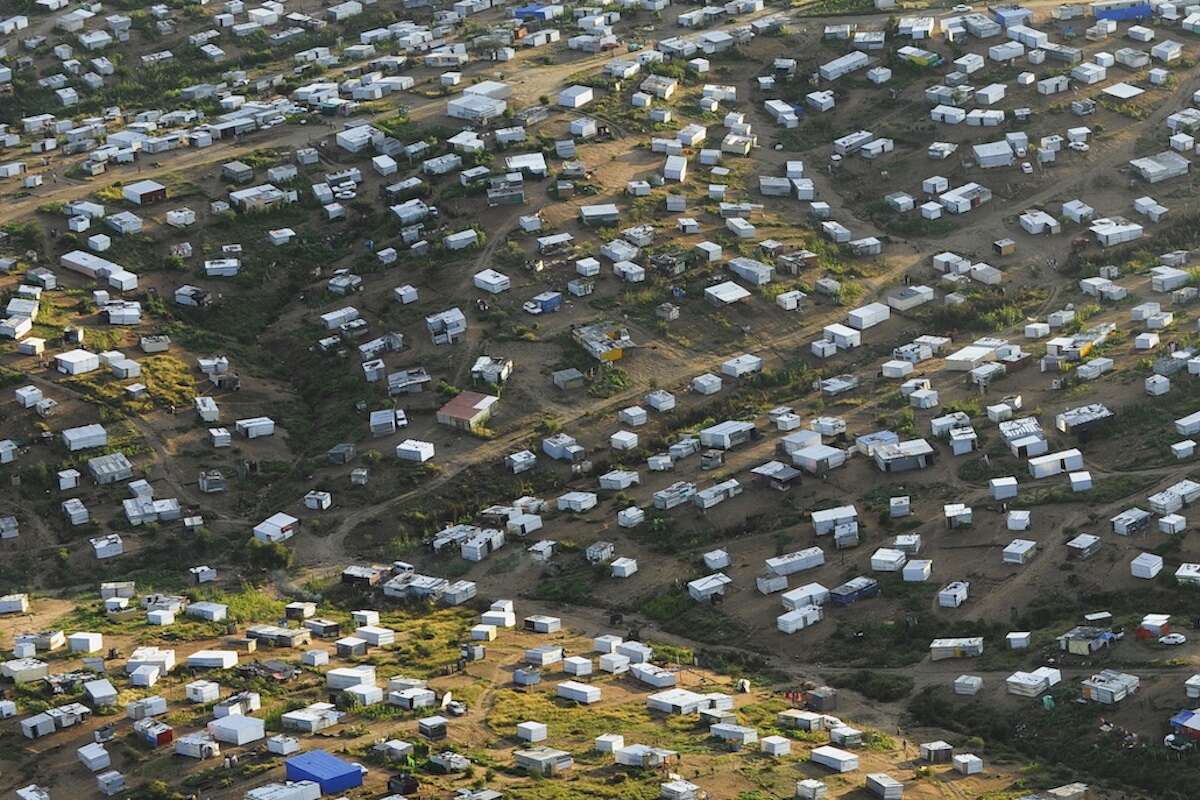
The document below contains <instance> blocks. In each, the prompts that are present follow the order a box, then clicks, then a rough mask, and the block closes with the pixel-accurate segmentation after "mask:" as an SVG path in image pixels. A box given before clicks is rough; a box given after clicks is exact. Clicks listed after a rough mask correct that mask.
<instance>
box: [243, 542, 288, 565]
mask: <svg viewBox="0 0 1200 800" xmlns="http://www.w3.org/2000/svg"><path fill="white" fill-rule="evenodd" d="M246 560H247V561H248V562H249V563H250V565H251V566H252V567H255V568H256V569H263V570H271V569H286V568H287V567H288V566H289V565H290V564H291V563H292V551H291V550H289V549H288V548H287V547H286V546H285V545H284V544H283V543H282V542H260V541H259V540H258V539H251V540H250V544H249V545H247V546H246Z"/></svg>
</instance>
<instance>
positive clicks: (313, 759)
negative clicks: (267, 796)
mask: <svg viewBox="0 0 1200 800" xmlns="http://www.w3.org/2000/svg"><path fill="white" fill-rule="evenodd" d="M286 766H287V778H288V780H292V781H296V780H302V781H315V782H316V783H318V784H320V786H321V793H322V794H332V793H334V792H343V791H345V790H347V789H353V788H354V787H356V786H361V785H362V770H360V769H359V768H358V767H357V766H356V765H354V764H351V763H350V762H349V761H343V760H342V759H340V758H338V757H337V756H335V755H331V754H329V753H326V752H325V751H324V750H312V751H309V752H307V753H301V754H300V755H298V756H292V757H291V758H289V759H288V760H287V762H286Z"/></svg>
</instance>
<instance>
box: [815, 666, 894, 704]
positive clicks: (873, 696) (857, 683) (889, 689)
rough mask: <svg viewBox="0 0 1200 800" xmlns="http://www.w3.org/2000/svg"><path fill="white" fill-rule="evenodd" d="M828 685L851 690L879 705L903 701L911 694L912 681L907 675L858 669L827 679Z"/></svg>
mask: <svg viewBox="0 0 1200 800" xmlns="http://www.w3.org/2000/svg"><path fill="white" fill-rule="evenodd" d="M829 682H830V685H832V686H836V687H838V688H845V689H853V690H854V691H856V692H858V693H859V694H861V695H862V696H863V697H866V698H868V699H870V700H878V701H879V702H881V703H894V702H895V701H897V700H903V699H904V698H906V697H908V696H909V694H911V693H912V690H913V679H912V678H910V677H909V676H907V675H898V674H894V673H887V672H872V671H870V670H865V669H860V670H858V671H857V672H850V673H846V674H842V675H834V676H832V677H831V678H830V679H829Z"/></svg>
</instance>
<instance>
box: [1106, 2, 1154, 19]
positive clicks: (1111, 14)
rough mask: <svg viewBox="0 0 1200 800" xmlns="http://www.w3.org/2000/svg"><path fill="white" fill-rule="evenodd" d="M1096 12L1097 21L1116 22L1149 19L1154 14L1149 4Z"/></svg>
mask: <svg viewBox="0 0 1200 800" xmlns="http://www.w3.org/2000/svg"><path fill="white" fill-rule="evenodd" d="M1094 11H1095V14H1096V19H1111V20H1114V21H1116V22H1124V21H1126V20H1131V19H1147V18H1148V17H1150V16H1151V15H1152V14H1153V13H1154V12H1153V11H1152V10H1151V8H1150V4H1149V3H1139V4H1138V5H1135V6H1125V7H1123V8H1097V9H1094Z"/></svg>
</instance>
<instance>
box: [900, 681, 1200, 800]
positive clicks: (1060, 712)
mask: <svg viewBox="0 0 1200 800" xmlns="http://www.w3.org/2000/svg"><path fill="white" fill-rule="evenodd" d="M1073 692H1074V690H1073V689H1063V690H1061V691H1058V692H1055V696H1056V699H1057V700H1058V702H1057V703H1056V705H1055V707H1054V708H1053V709H1052V710H1049V711H1047V710H1046V709H1044V708H1042V707H1040V706H1039V705H1037V704H1035V703H1033V702H1029V703H1027V704H1023V705H1021V706H1020V707H1011V706H998V705H997V704H995V703H983V702H979V701H971V702H965V703H964V702H957V701H956V699H955V698H953V697H952V695H950V693H949V692H947V691H946V689H945V688H944V687H939V688H934V687H929V688H928V689H925V690H924V691H922V692H920V693H919V694H918V695H917V696H916V697H914V698H913V700H912V701H911V702H910V703H909V706H908V713H909V715H910V717H911V718H912V721H913V723H914V724H917V725H923V726H926V725H927V726H935V727H939V728H944V729H947V730H950V731H954V732H955V733H958V734H960V735H963V736H977V737H980V738H981V739H983V740H984V741H986V742H987V743H988V747H989V749H990V750H991V751H993V752H994V753H995V756H993V758H995V757H996V756H1011V757H1014V758H1027V759H1035V760H1036V761H1037V762H1041V763H1049V764H1056V765H1062V766H1061V767H1060V768H1057V769H1056V770H1055V772H1054V773H1053V774H1052V775H1050V776H1048V779H1047V782H1046V785H1054V784H1057V783H1064V782H1066V781H1068V780H1083V781H1086V782H1087V783H1089V784H1097V783H1099V784H1101V785H1107V786H1112V787H1123V788H1126V789H1128V790H1132V791H1134V792H1135V793H1136V794H1137V796H1145V797H1153V798H1155V800H1190V798H1193V797H1195V786H1196V782H1197V781H1198V780H1200V759H1198V758H1197V756H1196V754H1195V753H1190V754H1187V755H1180V754H1177V753H1174V752H1171V751H1169V750H1166V749H1165V748H1162V747H1158V746H1156V745H1155V744H1154V743H1140V744H1137V745H1134V746H1129V745H1127V744H1126V743H1125V742H1123V741H1122V739H1121V736H1120V734H1119V733H1118V732H1117V731H1116V730H1112V731H1111V732H1107V733H1106V732H1103V731H1102V730H1101V720H1102V718H1103V717H1105V716H1107V715H1108V714H1110V713H1111V712H1110V709H1109V707H1107V706H1104V705H1100V704H1097V703H1084V704H1079V703H1072V702H1069V700H1070V697H1069V695H1070V694H1073ZM1100 754H1103V755H1102V757H1101V756H1100Z"/></svg>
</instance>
